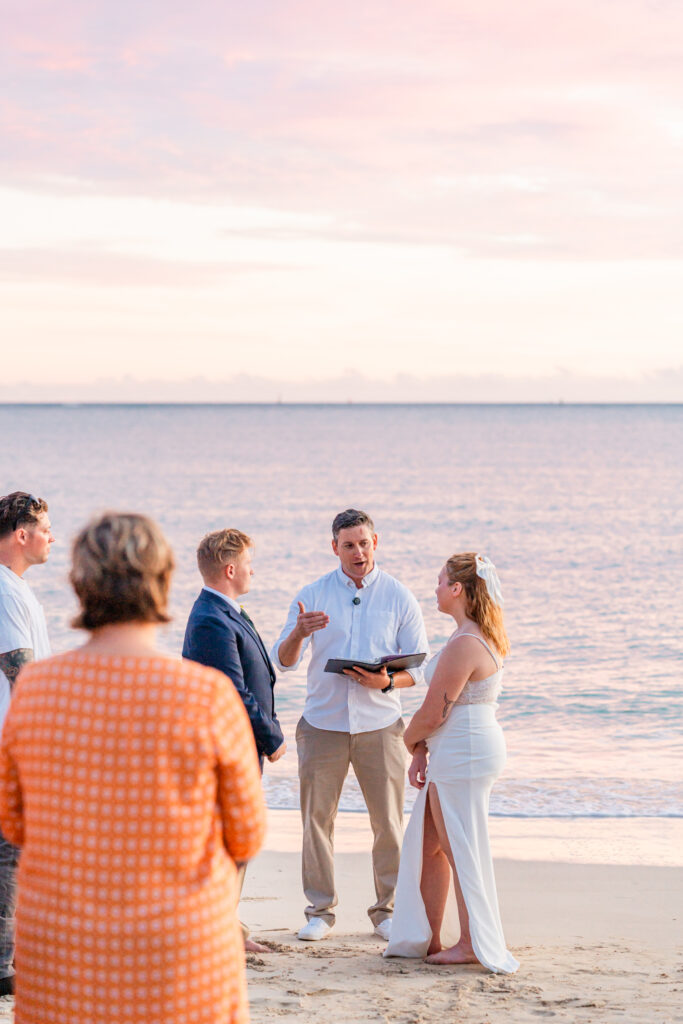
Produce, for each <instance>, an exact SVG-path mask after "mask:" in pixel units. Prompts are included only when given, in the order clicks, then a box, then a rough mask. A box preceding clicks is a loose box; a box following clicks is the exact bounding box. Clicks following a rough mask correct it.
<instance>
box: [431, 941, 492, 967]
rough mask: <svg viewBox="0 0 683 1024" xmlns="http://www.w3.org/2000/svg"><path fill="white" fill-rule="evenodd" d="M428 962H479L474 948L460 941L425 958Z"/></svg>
mask: <svg viewBox="0 0 683 1024" xmlns="http://www.w3.org/2000/svg"><path fill="white" fill-rule="evenodd" d="M425 963H426V964H478V963H479V961H478V960H477V958H476V956H475V955H474V950H473V949H472V947H471V946H470V944H469V943H466V944H465V943H460V942H458V943H457V945H455V946H451V947H450V949H442V950H440V951H439V952H438V953H432V954H431V955H430V956H428V957H426V958H425Z"/></svg>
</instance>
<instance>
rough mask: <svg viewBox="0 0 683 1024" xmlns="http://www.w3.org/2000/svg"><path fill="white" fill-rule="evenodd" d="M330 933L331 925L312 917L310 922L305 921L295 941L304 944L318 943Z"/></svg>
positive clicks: (320, 918)
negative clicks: (299, 940)
mask: <svg viewBox="0 0 683 1024" xmlns="http://www.w3.org/2000/svg"><path fill="white" fill-rule="evenodd" d="M331 931H332V925H331V924H328V923H327V921H325V920H324V918H322V917H312V918H311V919H310V921H307V922H306V924H305V925H304V926H303V928H302V929H301V930H300V931H299V933H298V935H297V939H303V940H304V942H320V940H321V939H324V938H326V936H328V935H329V934H330V932H331Z"/></svg>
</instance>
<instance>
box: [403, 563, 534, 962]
mask: <svg viewBox="0 0 683 1024" xmlns="http://www.w3.org/2000/svg"><path fill="white" fill-rule="evenodd" d="M436 597H437V604H438V607H439V611H442V612H444V613H445V614H447V615H450V616H452V618H453V619H455V623H456V626H457V628H456V630H455V632H454V633H453V635H452V636H451V638H450V640H449V641H448V643H447V644H446V646H445V647H444V648H443V649H442V650H441V651H440V652H439V654H437V655H436V656H435V657H434V658H432V659H431V661H430V662H429V664H428V666H427V672H426V676H427V682H428V683H429V692H428V693H427V696H426V697H425V700H424V703H423V704H422V707H421V708H420V709H419V710H418V711H417V712H416V713H415V715H414V716H413V718H412V720H411V722H410V724H409V726H408V728H407V729H406V733H405V737H404V739H405V743H406V746H407V747H408V750H409V751H410V753H412V755H413V760H412V764H411V766H410V770H409V779H410V782H411V784H412V785H413V786H415V787H416V788H417V789H419V790H420V793H419V794H418V797H417V800H416V801H415V807H414V809H413V813H412V814H411V816H410V822H409V824H408V828H407V830H406V834H405V837H404V840H403V849H402V852H401V862H400V868H399V875H398V886H397V890H396V905H395V908H394V916H393V920H392V924H391V938H390V940H389V944H388V946H387V948H386V950H385V951H384V955H385V956H406V957H424V956H426V962H427V963H429V964H467V963H481V964H483V965H484V966H485V967H487V968H488V969H489V970H491V971H495V972H498V971H500V972H503V973H508V974H509V973H512V972H513V971H516V970H517V968H518V967H519V964H518V962H517V960H515V958H514V957H513V956H512V954H511V953H510V952H509V951H508V950H507V949H506V947H505V940H504V938H503V929H502V925H501V921H500V913H499V911H498V898H497V896H496V883H495V879H494V875H493V862H492V860H491V851H490V847H489V835H488V809H489V796H490V793H491V788H492V786H493V784H494V782H495V781H496V779H497V778H498V776H499V775H500V773H501V771H502V769H503V766H504V764H505V757H506V754H505V740H504V738H503V733H502V730H501V728H500V726H499V725H498V722H497V721H496V708H497V706H498V705H497V703H496V700H497V698H498V695H499V693H500V690H501V677H502V674H503V665H502V661H501V658H502V657H503V656H504V655H506V654H507V653H508V650H509V644H508V639H507V635H506V633H505V627H504V625H503V613H502V608H501V606H502V603H503V599H502V594H501V590H500V583H499V581H498V576H497V574H496V570H495V567H494V566H493V564H492V563H491V562H490V561H489V559H488V558H484V557H482V556H480V555H477V554H474V553H467V554H460V555H453V556H452V558H449V559H448V561H447V562H446V564H445V566H444V567H443V569H442V570H441V572H440V573H439V582H438V585H437V587H436Z"/></svg>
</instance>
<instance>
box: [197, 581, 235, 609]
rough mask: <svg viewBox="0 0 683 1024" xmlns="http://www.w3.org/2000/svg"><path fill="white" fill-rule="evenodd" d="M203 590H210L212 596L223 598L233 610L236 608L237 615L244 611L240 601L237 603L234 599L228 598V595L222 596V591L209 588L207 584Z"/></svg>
mask: <svg viewBox="0 0 683 1024" xmlns="http://www.w3.org/2000/svg"><path fill="white" fill-rule="evenodd" d="M202 590H208V592H209V593H210V594H216V596H217V597H222V598H223V600H224V601H226V602H227V603H228V604H229V605H230V607H231V608H234V609H235V611H236V612H237V614H238V615H239V613H240V611H241V609H242V605H241V604H240V603H239V601H236V600H235V599H234V597H228V595H227V594H221V592H220V590H214V589H213V587H207V585H206V584H204V586H203V587H202Z"/></svg>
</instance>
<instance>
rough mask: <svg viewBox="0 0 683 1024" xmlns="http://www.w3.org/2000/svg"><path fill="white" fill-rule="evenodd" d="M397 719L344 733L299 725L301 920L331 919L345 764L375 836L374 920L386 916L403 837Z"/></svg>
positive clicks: (402, 756) (402, 766)
mask: <svg viewBox="0 0 683 1024" xmlns="http://www.w3.org/2000/svg"><path fill="white" fill-rule="evenodd" d="M404 731H405V726H404V724H403V720H402V719H400V718H399V719H398V721H396V722H394V724H393V725H389V726H387V727H386V729H374V730H373V731H372V732H361V733H354V734H351V733H348V732H332V731H331V730H328V729H316V728H314V727H313V726H312V725H310V724H309V723H308V722H307V721H306V719H305V718H302V719H300V721H299V724H298V726H297V730H296V745H297V752H298V755H299V787H300V795H301V818H302V821H303V826H304V839H303V849H302V863H301V867H302V876H303V884H304V892H305V894H306V898H307V899H308V903H309V905H308V906H307V907H306V917H307V918H309V919H310V918H311V917H322V918H323V920H325V921H326V922H327V923H328V924H329V925H332V924H334V920H335V917H334V914H333V913H332V908H333V907H336V905H337V902H338V900H337V893H336V890H335V887H334V820H335V818H336V816H337V807H338V805H339V797H340V796H341V791H342V786H343V785H344V779H345V778H346V776H347V774H348V771H349V765H352V766H353V770H354V772H355V774H356V778H357V779H358V784H359V785H360V788H361V790H362V793H363V797H364V799H365V803H366V806H367V808H368V811H369V814H370V824H371V826H372V832H373V835H374V842H373V846H372V867H373V872H374V877H375V894H376V896H377V900H376V902H375V903H374V904H373V905H372V906H371V907H369V909H368V915H369V917H370V920H371V921H372V923H373V924H374V925H377V924H379V923H380V921H383V920H384V919H385V918H386V917H390V916H391V913H392V911H393V909H394V892H395V890H396V879H397V877H398V861H399V856H400V853H401V842H402V840H403V801H404V796H405V773H406V750H405V746H404V745H403V733H404Z"/></svg>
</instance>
